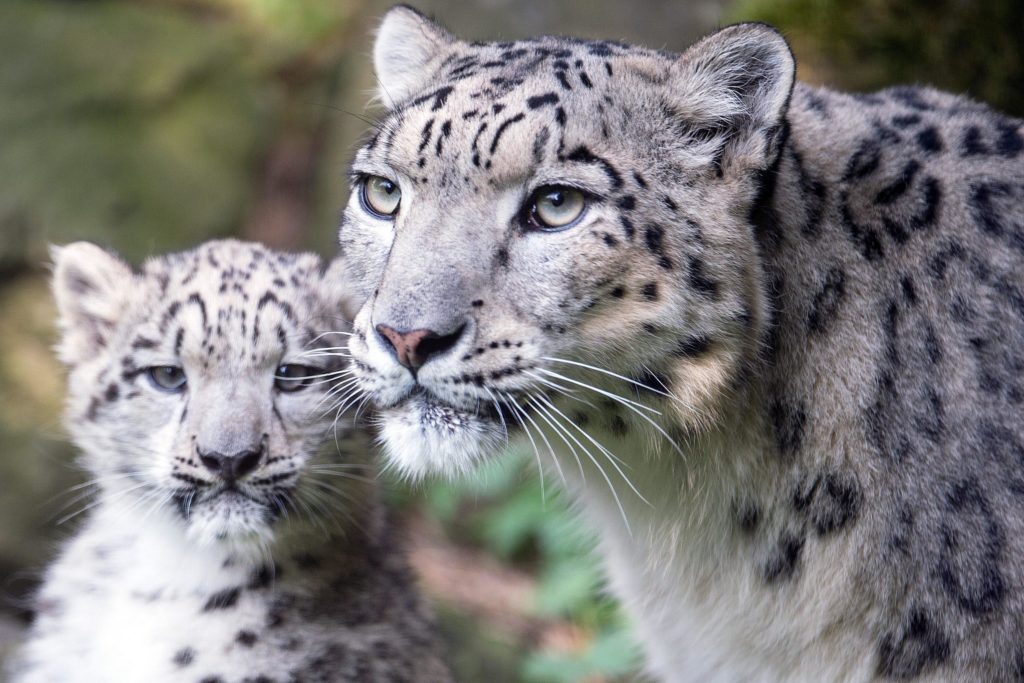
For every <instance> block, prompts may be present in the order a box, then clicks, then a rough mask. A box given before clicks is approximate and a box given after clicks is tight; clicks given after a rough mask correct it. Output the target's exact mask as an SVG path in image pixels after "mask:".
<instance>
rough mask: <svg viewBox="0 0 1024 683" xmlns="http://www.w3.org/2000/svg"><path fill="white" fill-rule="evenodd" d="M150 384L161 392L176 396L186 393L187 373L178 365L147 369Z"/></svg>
mask: <svg viewBox="0 0 1024 683" xmlns="http://www.w3.org/2000/svg"><path fill="white" fill-rule="evenodd" d="M146 376H147V377H149V381H150V383H151V384H152V385H153V386H154V387H156V388H157V389H158V390H160V391H165V392H167V393H171V394H176V393H178V392H179V391H184V389H185V385H186V384H187V378H186V377H185V371H184V370H182V369H181V368H179V367H178V366H177V365H157V366H154V367H152V368H146Z"/></svg>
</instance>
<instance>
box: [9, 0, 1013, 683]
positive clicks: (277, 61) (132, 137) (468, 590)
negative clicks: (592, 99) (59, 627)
mask: <svg viewBox="0 0 1024 683" xmlns="http://www.w3.org/2000/svg"><path fill="white" fill-rule="evenodd" d="M389 4H390V3H385V2H378V1H377V0H137V1H133V2H130V1H127V0H121V1H113V0H109V1H103V2H97V1H86V0H79V1H77V2H71V1H56V0H4V2H2V3H0V348H2V350H3V351H2V353H0V443H2V444H3V454H2V455H0V659H2V657H3V654H4V652H5V651H7V650H8V649H9V647H10V643H12V642H14V640H15V639H16V638H17V637H18V634H19V632H20V630H21V629H22V627H23V623H24V618H25V616H26V614H25V606H26V605H27V602H26V600H25V596H26V594H27V593H28V592H29V591H31V589H32V587H33V586H34V585H35V583H36V582H37V581H38V577H39V575H40V570H41V568H42V567H44V566H45V563H46V562H47V560H48V558H50V557H51V556H52V554H53V552H54V550H55V548H56V547H57V545H58V541H59V540H60V539H62V538H64V537H66V536H67V535H68V534H69V533H72V532H73V530H74V526H75V523H76V518H72V519H70V520H68V521H66V522H63V523H60V524H59V523H58V522H60V521H61V520H62V519H63V518H64V517H65V516H67V515H69V514H72V513H74V512H76V511H78V510H80V509H82V508H83V507H84V506H85V505H86V504H87V503H88V499H85V500H78V501H76V500H74V498H75V496H74V494H73V493H69V492H68V491H69V488H70V487H71V486H73V485H74V484H75V483H76V482H78V481H80V480H81V475H80V473H79V472H78V471H77V470H76V469H75V468H74V466H73V465H72V457H73V453H72V451H71V449H70V448H69V447H68V446H67V445H66V444H65V443H64V439H63V435H62V429H61V426H60V417H59V415H60V407H61V401H62V391H63V373H62V370H61V368H60V367H59V366H58V365H57V364H56V363H55V362H54V359H53V356H52V353H51V346H52V344H53V341H54V332H53V316H54V311H53V306H52V303H51V301H50V298H49V294H48V291H47V288H46V269H45V268H46V266H45V263H46V245H47V244H48V243H50V242H55V243H62V242H67V241H71V240H76V239H89V240H93V241H96V242H99V243H101V244H103V245H106V246H110V247H113V248H115V249H116V250H118V251H120V252H121V253H123V254H124V255H125V256H127V257H128V258H129V259H131V260H133V261H136V262H137V261H139V260H141V259H142V258H144V257H145V256H146V255H149V254H153V253H158V252H163V251H167V250H172V249H181V248H187V247H189V246H192V245H194V244H196V243H197V242H199V241H202V240H204V239H208V238H211V237H216V236H227V235H237V236H242V237H245V238H248V239H258V240H262V241H265V242H268V243H269V244H271V245H273V246H276V247H282V248H289V249H294V248H310V249H314V250H317V251H319V252H321V253H323V254H324V255H330V254H331V253H332V252H333V244H334V232H335V228H336V224H337V218H338V215H339V213H340V210H341V207H342V206H343V205H344V203H345V201H346V199H347V197H346V194H347V191H346V189H345V183H344V181H343V172H344V169H345V166H346V164H347V162H348V158H349V155H350V154H351V152H352V150H353V148H354V145H355V144H356V142H357V140H358V139H359V136H360V135H361V134H362V132H363V131H364V130H365V129H366V128H367V123H366V121H367V120H372V119H373V118H374V116H375V115H376V112H375V111H374V110H372V109H367V108H366V106H365V103H366V102H367V101H368V100H369V98H370V94H371V91H372V88H373V79H372V74H371V72H370V65H369V59H368V55H369V54H370V50H371V38H370V31H371V29H372V27H373V26H374V24H375V22H376V21H377V19H378V18H379V16H380V15H381V14H382V13H383V11H384V10H385V9H386V8H387V7H388V6H389ZM417 6H418V7H419V9H421V10H423V11H425V12H427V13H430V14H433V15H435V16H437V17H438V18H439V19H441V20H442V22H443V23H445V24H446V25H447V26H449V27H450V28H451V29H452V30H453V31H454V32H456V33H457V34H459V35H461V36H463V37H467V38H472V39H514V38H518V37H525V36H528V35H534V34H539V33H565V34H574V35H581V36H587V37H601V38H615V39H621V40H626V41H632V42H638V43H642V44H645V45H647V46H651V47H657V48H665V49H669V50H682V49H684V48H685V47H686V46H687V45H688V44H689V43H691V42H692V41H693V40H694V39H696V38H697V37H699V36H700V35H702V34H704V33H706V32H708V31H710V30H713V29H714V28H715V27H716V26H720V25H724V24H727V23H731V22H733V21H742V20H763V21H769V22H771V23H774V24H776V25H777V26H779V27H780V28H782V29H783V31H784V32H785V33H786V35H787V37H788V38H789V39H790V41H791V42H792V44H793V47H794V50H795V51H796V53H797V57H798V61H799V65H800V68H799V72H798V73H799V77H800V78H801V79H802V80H805V81H810V82H815V83H826V84H829V85H833V86H836V87H841V88H846V89H852V90H870V89H875V88H878V87H883V86H886V85H890V84H893V83H903V82H919V83H930V84H934V85H936V86H939V87H942V88H944V89H947V90H951V91H954V92H959V93H966V94H970V95H972V96H974V97H976V98H978V99H982V100H984V101H987V102H989V103H990V104H992V105H994V106H996V107H997V108H1000V109H1002V110H1004V111H1006V112H1008V113H1011V114H1015V115H1017V116H1020V115H1022V114H1024V44H1022V42H1024V38H1022V35H1024V2H1021V1H1020V0H990V1H988V2H982V1H979V2H970V1H969V0H792V1H789V2H772V1H771V0H736V1H732V2H730V1H728V0H690V1H686V0H676V1H674V2H668V1H651V2H622V0H615V1H612V0H598V1H591V2H586V3H581V2H568V1H566V0H559V1H557V2H555V1H550V0H527V1H521V0H516V1H513V0H474V1H472V2H453V1H446V0H436V1H431V2H420V3H418V5H417ZM388 486H389V488H390V489H391V490H392V498H393V499H394V502H395V504H396V506H398V508H399V510H400V512H401V515H402V517H403V519H405V521H406V524H407V526H408V528H409V535H410V538H411V541H412V549H413V559H414V562H415V565H416V567H417V569H418V571H419V572H420V575H421V577H422V579H423V584H424V587H425V590H427V591H428V593H429V594H430V595H431V596H432V597H433V598H434V599H435V601H436V603H437V605H438V610H439V612H440V614H441V615H442V623H443V628H444V630H445V633H446V636H447V638H448V641H449V649H450V651H451V659H452V661H453V663H454V664H455V666H456V668H457V670H458V671H459V673H460V674H461V676H462V678H463V679H464V680H466V681H476V680H487V681H495V682H500V681H518V680H528V681H537V682H541V681H551V682H554V681H591V682H597V681H606V680H613V679H621V680H628V679H630V678H631V675H632V672H634V671H635V669H636V666H637V664H636V656H635V652H634V650H633V648H632V646H631V644H630V638H629V629H628V624H627V623H625V621H624V619H623V618H622V616H621V614H620V613H619V611H618V609H617V607H616V606H615V605H614V603H613V602H612V601H611V600H609V599H607V598H605V597H602V596H601V593H600V575H599V572H598V570H597V568H596V565H595V563H594V561H593V559H592V558H591V557H590V556H589V555H588V554H587V548H588V547H589V546H590V542H589V541H588V539H587V538H586V536H585V535H584V534H583V533H582V532H580V531H579V530H578V524H576V523H575V522H574V520H573V518H572V516H571V515H570V514H569V513H568V512H567V511H566V508H565V505H564V503H563V501H561V500H560V499H559V498H558V496H557V494H556V493H555V492H553V491H552V490H551V488H552V487H548V488H547V491H546V492H545V493H546V497H545V496H544V495H542V491H541V487H540V484H539V481H538V480H537V477H536V472H535V469H534V468H533V467H532V466H531V461H530V458H528V457H527V456H526V455H525V454H513V455H512V456H511V457H509V458H506V459H504V461H503V462H502V463H499V464H498V465H496V466H494V467H490V468H488V469H487V470H486V471H484V472H481V473H480V475H479V476H478V477H475V478H474V479H473V480H471V481H466V482H461V483H459V484H456V485H446V484H432V485H429V486H426V487H423V488H420V489H417V490H414V491H413V490H408V489H406V488H404V487H403V486H402V485H400V484H399V483H397V482H388Z"/></svg>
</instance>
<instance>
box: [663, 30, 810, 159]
mask: <svg viewBox="0 0 1024 683" xmlns="http://www.w3.org/2000/svg"><path fill="white" fill-rule="evenodd" d="M795 78H796V62H795V60H794V59H793V53H792V51H791V50H790V48H789V44H788V43H787V42H786V39H785V38H784V37H783V36H782V34H781V33H779V32H778V31H777V30H775V29H774V28H773V27H771V26H769V25H767V24H758V23H749V24H736V25H734V26H728V27H726V28H724V29H722V30H720V31H718V32H717V33H713V34H711V35H710V36H707V37H706V38H704V39H703V40H701V41H699V42H697V43H696V44H695V45H693V46H692V47H690V48H689V49H688V50H686V51H685V52H684V53H683V54H682V55H680V57H679V59H678V60H677V61H676V62H675V64H673V65H672V68H671V69H670V73H669V74H668V85H669V91H670V92H671V98H670V99H671V103H672V107H673V109H675V113H676V115H677V116H678V121H679V130H680V132H681V133H682V135H681V139H682V140H684V144H687V146H688V147H689V150H690V151H691V153H693V154H694V156H695V157H696V158H700V157H704V158H705V159H707V160H710V161H711V162H712V163H714V164H716V165H717V166H718V167H719V169H720V170H721V171H722V172H723V173H725V174H726V175H729V174H730V173H744V172H746V171H750V170H754V171H756V170H763V169H765V168H767V167H768V166H770V165H771V163H772V162H773V161H774V159H775V158H776V156H777V154H778V149H779V143H780V142H781V140H782V138H783V130H784V124H785V117H786V111H787V109H788V107H789V99H790V95H791V94H792V92H793V84H794V82H795Z"/></svg>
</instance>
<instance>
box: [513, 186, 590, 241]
mask: <svg viewBox="0 0 1024 683" xmlns="http://www.w3.org/2000/svg"><path fill="white" fill-rule="evenodd" d="M527 208H528V211H529V213H528V215H527V224H528V225H529V226H530V227H534V228H538V229H541V230H556V229H558V228H565V227H568V226H570V225H572V224H573V223H575V222H576V221H577V220H579V218H580V216H582V215H583V212H584V211H585V210H586V208H587V197H586V195H584V194H583V192H581V191H580V190H577V189H576V188H573V187H565V186H563V185H545V186H544V187H542V188H540V189H538V190H537V191H536V192H534V193H533V195H531V197H530V201H529V203H528V204H527Z"/></svg>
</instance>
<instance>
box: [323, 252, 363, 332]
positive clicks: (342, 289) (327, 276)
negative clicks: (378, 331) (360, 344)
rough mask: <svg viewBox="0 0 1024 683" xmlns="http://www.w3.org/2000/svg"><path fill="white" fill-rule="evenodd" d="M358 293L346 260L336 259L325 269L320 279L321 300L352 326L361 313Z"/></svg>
mask: <svg viewBox="0 0 1024 683" xmlns="http://www.w3.org/2000/svg"><path fill="white" fill-rule="evenodd" d="M356 291H358V290H357V289H356V287H355V285H354V283H353V281H352V274H351V273H350V272H349V270H348V269H347V268H346V267H345V259H344V258H342V257H336V258H335V259H334V260H332V261H331V262H330V263H328V264H327V266H326V267H325V268H324V269H323V276H322V277H321V278H320V299H321V300H322V301H323V302H325V304H326V305H327V306H328V307H329V308H330V309H331V310H333V311H336V312H337V315H338V316H339V317H344V319H345V324H346V325H350V324H351V323H352V321H353V320H354V319H355V317H356V313H358V312H359V306H360V302H358V301H357V300H356V295H355V292H356ZM339 322H340V321H339ZM339 329H340V328H339Z"/></svg>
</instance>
